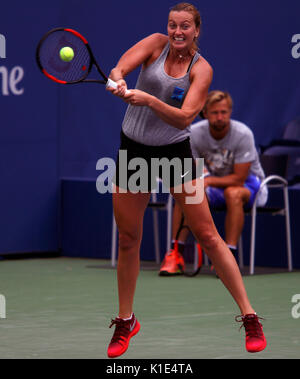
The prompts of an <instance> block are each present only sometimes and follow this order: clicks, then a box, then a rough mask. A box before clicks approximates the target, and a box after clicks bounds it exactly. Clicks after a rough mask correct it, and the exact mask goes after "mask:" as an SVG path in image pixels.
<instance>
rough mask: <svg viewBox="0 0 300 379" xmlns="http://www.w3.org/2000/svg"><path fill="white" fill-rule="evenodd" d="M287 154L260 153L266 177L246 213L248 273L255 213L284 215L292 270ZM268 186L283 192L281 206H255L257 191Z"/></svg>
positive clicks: (250, 269) (251, 270) (252, 269)
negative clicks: (248, 221) (247, 223)
mask: <svg viewBox="0 0 300 379" xmlns="http://www.w3.org/2000/svg"><path fill="white" fill-rule="evenodd" d="M287 161H288V156H286V155H261V156H260V162H261V165H262V167H263V169H264V172H265V174H266V178H265V179H264V180H263V181H262V183H261V185H260V189H259V191H258V193H257V194H256V197H255V200H254V203H253V207H252V209H251V210H250V211H248V212H246V214H247V213H248V214H251V242H250V267H249V273H250V275H253V274H254V264H255V239H256V217H257V214H271V215H273V216H275V215H280V216H284V217H285V229H286V243H287V261H288V271H292V270H293V263H292V244H291V228H290V212H289V197H288V181H287V180H286V179H285V176H286V172H287ZM265 185H267V186H268V188H279V189H281V190H282V193H283V206H282V207H270V206H267V205H266V206H264V207H257V200H258V196H259V193H260V192H261V190H262V188H263V186H265Z"/></svg>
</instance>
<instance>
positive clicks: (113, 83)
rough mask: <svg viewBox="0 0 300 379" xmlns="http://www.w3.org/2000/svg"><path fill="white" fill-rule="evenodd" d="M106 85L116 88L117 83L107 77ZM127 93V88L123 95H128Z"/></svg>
mask: <svg viewBox="0 0 300 379" xmlns="http://www.w3.org/2000/svg"><path fill="white" fill-rule="evenodd" d="M106 87H112V88H114V89H117V88H118V84H117V83H116V82H114V81H113V80H111V79H109V78H108V80H107V83H106ZM129 93H130V91H129V90H128V89H127V90H126V92H125V95H128V94H129Z"/></svg>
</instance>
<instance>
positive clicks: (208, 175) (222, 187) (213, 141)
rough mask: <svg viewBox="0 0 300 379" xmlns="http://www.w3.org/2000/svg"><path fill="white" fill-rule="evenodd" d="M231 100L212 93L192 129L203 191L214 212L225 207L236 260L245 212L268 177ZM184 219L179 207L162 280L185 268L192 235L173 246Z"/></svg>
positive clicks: (184, 233) (265, 194) (262, 197)
mask: <svg viewBox="0 0 300 379" xmlns="http://www.w3.org/2000/svg"><path fill="white" fill-rule="evenodd" d="M231 113H232V99H231V96H230V95H229V94H228V93H226V92H221V91H212V92H210V93H209V94H208V97H207V101H206V104H205V106H204V109H203V115H204V117H205V120H203V121H200V122H198V123H196V124H193V125H192V127H191V137H190V138H191V147H192V151H193V155H194V157H195V158H198V157H199V158H204V163H205V171H204V177H205V178H204V187H205V191H206V195H207V198H208V201H209V204H210V207H211V208H212V209H214V208H218V207H223V206H225V205H226V208H227V210H226V218H225V241H226V243H227V244H228V247H229V248H230V249H231V251H232V253H233V254H234V255H235V254H236V249H237V244H238V241H239V238H240V235H241V233H242V230H243V226H244V207H247V208H248V207H249V208H250V207H251V206H252V204H253V201H254V199H255V196H256V194H257V191H258V190H259V187H260V183H261V181H262V180H263V179H264V177H265V175H264V172H263V169H262V167H261V165H260V162H259V158H258V154H257V151H256V148H255V143H254V137H253V133H252V131H251V130H250V129H249V128H248V127H247V126H246V125H245V124H243V123H241V122H239V121H235V120H232V119H231V118H230V117H231ZM267 197H268V191H267V187H266V186H265V187H264V188H263V189H262V191H261V192H260V194H259V198H258V203H257V205H258V206H263V205H265V204H266V202H267ZM181 220H182V213H181V211H180V209H179V207H178V206H177V204H175V207H174V215H173V235H172V238H173V241H172V249H171V250H170V251H169V252H167V254H166V256H165V259H164V260H163V262H162V265H161V268H160V273H159V274H160V275H161V276H165V275H178V274H181V273H182V271H181V267H182V266H183V264H184V261H183V257H182V256H181V254H180V252H182V251H183V249H184V241H185V239H186V237H187V234H188V231H187V230H186V229H183V230H182V231H181V233H180V235H179V236H177V237H178V239H177V246H178V250H179V253H178V252H177V251H175V250H174V243H175V239H176V235H177V231H178V228H179V225H180V223H181Z"/></svg>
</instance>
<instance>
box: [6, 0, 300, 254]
mask: <svg viewBox="0 0 300 379" xmlns="http://www.w3.org/2000/svg"><path fill="white" fill-rule="evenodd" d="M175 3H176V2H174V1H170V0H164V1H160V0H152V1H151V2H145V1H142V0H139V1H138V0H130V1H128V2H123V1H111V2H105V3H104V2H101V1H96V0H85V1H83V0H53V1H52V2H51V5H47V3H43V4H42V3H40V2H37V1H34V0H27V1H26V2H19V1H16V0H12V1H10V2H5V4H3V2H2V4H1V6H0V34H1V35H2V36H3V37H4V38H1V39H0V41H3V40H4V39H5V41H6V44H5V50H6V55H5V56H6V58H0V121H1V128H0V159H1V166H0V167H1V169H0V170H1V171H0V172H1V186H0V204H1V207H0V209H1V212H0V233H1V234H0V252H1V253H4V252H6V253H7V252H20V251H50V250H57V249H58V247H59V225H60V209H59V197H60V195H59V194H60V190H59V188H60V179H61V178H74V177H76V178H82V179H96V178H97V176H98V175H99V172H97V171H96V163H97V161H98V159H100V158H102V157H112V158H114V157H115V154H116V150H117V147H118V142H119V132H120V127H121V123H122V119H123V115H124V112H125V109H126V106H125V104H124V103H122V101H120V100H119V99H117V98H115V97H113V96H111V95H110V94H108V93H107V92H106V91H105V90H104V88H103V87H101V86H99V85H97V84H93V85H92V84H85V85H84V84H83V85H77V86H60V85H57V84H55V83H52V82H50V81H49V80H47V79H46V78H44V77H43V76H42V75H41V74H40V72H39V71H38V69H37V66H36V63H35V48H36V45H37V42H38V40H39V39H40V37H41V36H42V35H43V34H44V33H45V32H46V31H48V30H49V29H51V28H54V27H57V26H65V27H70V28H74V29H77V30H78V31H80V32H81V33H82V34H83V35H84V36H85V37H86V38H87V39H88V41H89V43H90V45H91V47H92V49H93V51H94V53H95V56H96V58H97V60H98V61H99V63H100V65H101V67H102V68H103V70H104V71H105V72H107V73H109V71H110V69H111V68H112V67H113V66H114V65H115V64H116V62H117V61H118V59H119V57H120V56H121V54H122V53H123V52H125V51H126V49H128V48H129V47H130V46H131V45H133V44H134V43H135V42H137V41H139V40H140V39H141V38H143V37H145V36H147V35H149V34H151V33H154V32H161V33H165V32H166V24H167V15H168V10H169V8H170V7H171V6H172V5H174V4H175ZM194 4H195V5H196V6H198V8H199V10H200V12H201V14H202V18H203V28H202V34H201V38H200V51H201V54H202V55H203V56H204V57H205V58H206V59H207V60H208V61H209V62H210V63H211V65H212V66H213V69H214V79H213V83H212V87H211V89H222V90H227V91H229V92H230V93H231V94H232V96H233V99H234V113H233V117H234V118H236V119H238V120H241V121H243V122H245V123H247V124H248V125H249V126H250V128H251V129H252V130H253V132H254V135H255V138H256V142H257V144H267V143H268V142H269V141H270V140H271V139H273V138H279V137H280V136H281V133H282V131H283V127H284V126H285V124H286V123H287V122H288V121H290V120H291V119H294V118H296V117H299V116H300V104H299V99H300V75H299V73H300V58H298V59H296V58H294V57H293V55H292V49H293V47H294V50H295V49H296V51H298V50H299V52H300V46H299V49H298V46H297V45H295V42H294V43H292V38H293V36H294V35H296V34H300V24H299V13H300V2H299V0H289V1H284V0H273V1H269V0H264V1H261V0H251V1H248V0H247V1H243V2H241V1H239V0H227V1H226V2H225V1H224V2H221V1H219V2H212V1H210V0H202V1H196V2H194ZM2 48H3V46H2ZM0 51H1V49H0ZM294 55H295V54H294ZM295 56H296V55H295ZM137 74H138V70H137V71H136V72H134V73H132V74H131V75H130V76H129V77H128V83H129V86H134V84H135V81H136V78H137ZM99 196H100V195H99ZM108 201H109V200H108ZM106 217H107V211H106V212H104V214H103V218H104V220H105V218H106ZM107 228H108V229H107V230H108V231H109V232H110V223H109V225H108V226H107ZM104 233H105V231H104Z"/></svg>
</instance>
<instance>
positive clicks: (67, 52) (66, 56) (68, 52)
mask: <svg viewBox="0 0 300 379" xmlns="http://www.w3.org/2000/svg"><path fill="white" fill-rule="evenodd" d="M59 56H60V59H61V60H62V61H64V62H71V60H72V59H73V58H74V50H73V49H72V48H71V47H68V46H66V47H63V48H62V49H60V51H59Z"/></svg>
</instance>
